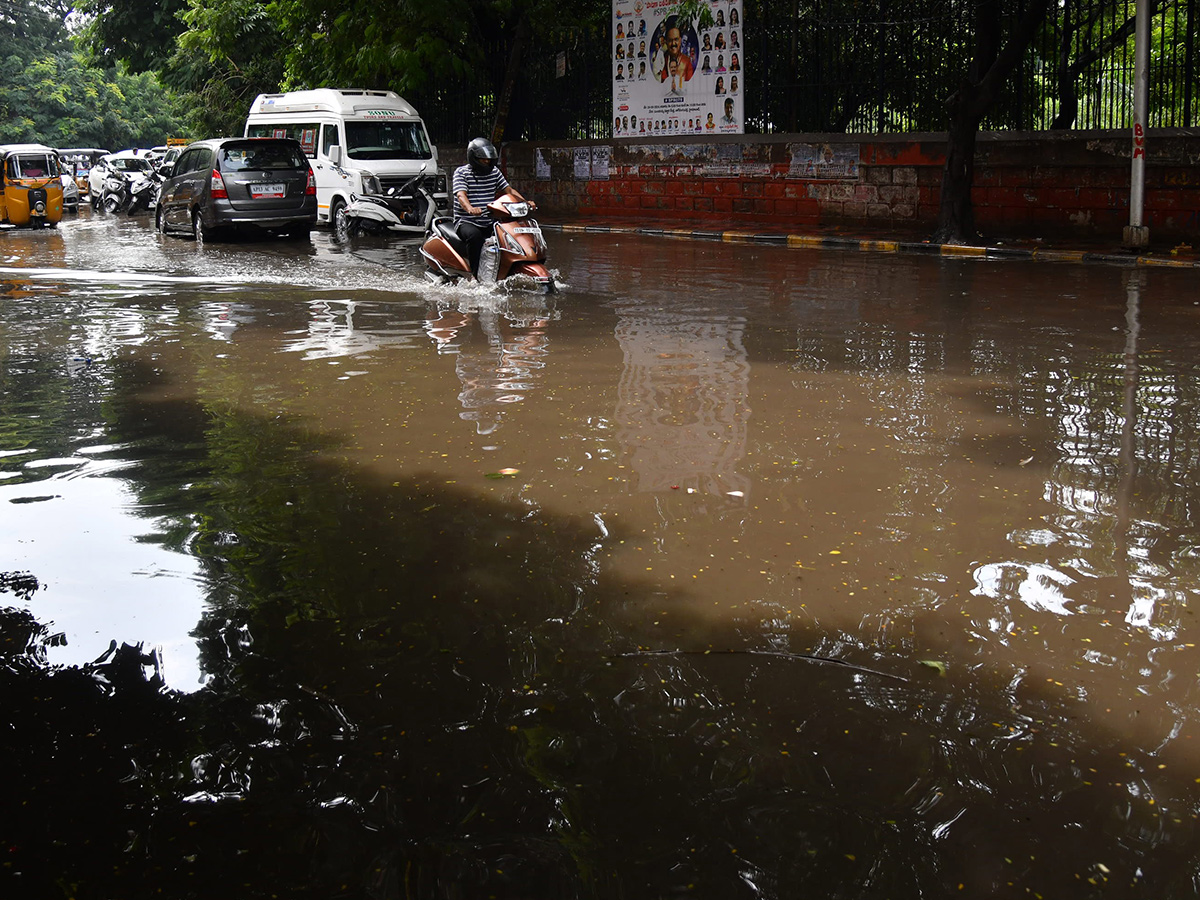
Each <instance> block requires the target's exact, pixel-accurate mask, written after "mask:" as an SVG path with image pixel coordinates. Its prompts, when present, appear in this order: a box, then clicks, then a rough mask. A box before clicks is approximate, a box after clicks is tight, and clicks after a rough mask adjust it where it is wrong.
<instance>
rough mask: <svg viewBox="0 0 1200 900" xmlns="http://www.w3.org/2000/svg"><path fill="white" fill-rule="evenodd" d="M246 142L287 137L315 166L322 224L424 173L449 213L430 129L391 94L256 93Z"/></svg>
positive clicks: (351, 91) (332, 90) (333, 91)
mask: <svg viewBox="0 0 1200 900" xmlns="http://www.w3.org/2000/svg"><path fill="white" fill-rule="evenodd" d="M245 136H246V137H290V138H294V139H295V140H297V141H299V142H300V146H301V147H303V148H304V152H305V154H307V155H308V158H309V159H311V160H312V168H313V176H314V178H315V179H316V182H317V221H318V222H324V223H329V224H331V223H333V222H334V221H335V220H336V218H337V215H338V212H339V211H340V210H342V209H345V206H346V204H347V203H348V202H349V201H350V195H351V194H359V195H362V194H387V193H388V191H389V190H393V191H394V190H396V189H398V188H399V187H400V186H401V185H403V184H404V182H406V181H408V179H410V178H411V177H412V176H414V175H416V174H417V173H418V172H419V171H420V170H421V166H422V165H424V166H425V172H426V173H427V174H426V181H425V184H426V186H427V187H428V188H429V189H430V190H431V192H432V193H433V196H434V200H435V201H436V203H437V205H438V207H439V208H440V209H442V210H445V209H447V208H449V195H448V194H447V191H446V187H447V182H446V173H445V172H443V171H442V170H440V169H439V168H438V164H437V148H436V147H434V146H433V143H432V142H431V141H430V140H429V133H428V132H427V131H426V130H425V123H424V122H422V121H421V117H420V116H419V115H417V111H416V110H415V109H413V107H412V106H410V105H409V104H408V103H407V102H406V101H405V100H404V98H403V97H401V96H399V95H398V94H396V93H395V92H394V91H367V90H358V89H355V88H342V89H336V88H320V89H317V90H311V91H289V92H288V93H283V94H259V95H258V97H256V98H255V100H254V103H253V105H252V106H251V107H250V116H249V117H248V118H247V119H246V134H245Z"/></svg>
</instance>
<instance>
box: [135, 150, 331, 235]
mask: <svg viewBox="0 0 1200 900" xmlns="http://www.w3.org/2000/svg"><path fill="white" fill-rule="evenodd" d="M162 174H163V175H164V176H165V178H166V180H165V181H164V182H163V185H162V191H161V193H160V195H159V202H158V208H157V212H156V213H155V224H156V225H157V227H158V230H159V231H161V232H163V233H164V234H165V233H167V232H177V233H184V234H190V235H192V236H193V237H195V238H200V237H211V236H213V235H214V234H216V233H218V232H220V233H233V232H237V231H243V230H250V229H252V230H254V231H258V232H273V233H282V234H286V235H289V236H291V237H302V238H307V237H308V235H309V233H310V232H311V230H312V227H313V226H314V225H315V224H316V221H317V188H316V181H315V180H314V178H313V172H312V168H311V167H310V166H309V164H308V158H307V157H306V156H305V155H304V150H303V149H302V148H301V146H300V142H299V141H295V140H292V139H291V138H214V139H210V140H205V141H197V142H196V143H194V144H189V145H188V147H187V148H186V149H185V150H184V151H183V153H181V154H180V155H179V158H178V159H177V160H176V161H175V163H174V164H173V165H170V166H166V167H164V169H163V173H162Z"/></svg>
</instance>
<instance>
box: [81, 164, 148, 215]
mask: <svg viewBox="0 0 1200 900" xmlns="http://www.w3.org/2000/svg"><path fill="white" fill-rule="evenodd" d="M112 171H120V172H153V171H154V166H153V165H152V164H151V162H150V160H149V159H147V158H146V151H145V150H122V151H121V152H120V153H110V154H109V155H108V156H102V157H100V160H99V161H98V162H97V163H96V164H95V165H94V166H92V170H91V171H90V172H88V191H89V192H90V193H91V195H92V208H93V209H95V208H97V207H98V206H99V205H100V194H101V192H102V191H103V189H104V177H105V176H106V175H107V174H108V173H109V172H112Z"/></svg>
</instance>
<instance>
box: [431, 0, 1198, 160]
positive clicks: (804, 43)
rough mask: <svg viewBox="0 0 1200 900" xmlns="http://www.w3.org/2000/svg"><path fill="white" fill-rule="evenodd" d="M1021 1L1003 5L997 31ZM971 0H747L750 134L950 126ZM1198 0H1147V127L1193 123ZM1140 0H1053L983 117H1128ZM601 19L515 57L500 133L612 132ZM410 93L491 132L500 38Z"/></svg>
mask: <svg viewBox="0 0 1200 900" xmlns="http://www.w3.org/2000/svg"><path fill="white" fill-rule="evenodd" d="M1024 2H1025V0H1013V2H1010V3H1007V4H1005V12H1004V17H1003V19H1002V24H1003V28H1004V35H1005V37H1006V36H1007V34H1008V33H1009V31H1010V30H1011V28H1012V27H1013V25H1014V24H1015V22H1016V21H1017V19H1018V18H1019V17H1020V15H1021V14H1022V13H1023V11H1024V10H1023V6H1024ZM977 6H978V4H977V3H976V0H916V2H913V0H794V2H792V3H788V4H782V3H780V2H778V0H744V10H745V12H744V17H743V34H744V38H743V45H744V46H745V48H746V53H745V76H744V79H743V81H744V89H745V92H746V107H745V109H746V116H745V118H746V128H747V131H749V132H758V133H767V134H769V133H803V132H810V133H811V132H859V133H905V132H921V131H944V130H945V129H946V127H947V113H946V98H947V97H948V96H949V94H950V93H951V92H952V91H953V89H954V86H955V85H957V84H958V83H959V82H960V81H961V80H962V78H963V77H964V75H965V74H966V72H967V69H968V66H969V65H970V60H971V52H972V47H973V44H974V29H975V22H974V17H975V15H976V10H977ZM1198 7H1200V0H1157V2H1156V3H1155V5H1154V7H1153V17H1152V21H1151V43H1152V46H1151V53H1150V58H1151V70H1150V107H1149V109H1150V115H1149V125H1150V126H1151V127H1184V128H1186V127H1191V126H1192V125H1193V124H1194V123H1196V122H1197V121H1200V85H1197V68H1196V67H1197V62H1198V61H1197V59H1196V54H1197V50H1198V49H1200V48H1198V47H1197V43H1198V41H1200V34H1198V31H1200V29H1198V28H1197V25H1196V14H1197V12H1198V11H1200V10H1198V9H1197V8H1198ZM1134 11H1135V0H1053V2H1052V8H1051V12H1050V14H1049V16H1048V17H1047V19H1046V21H1045V23H1044V25H1043V27H1042V28H1041V30H1040V31H1039V33H1038V35H1037V37H1036V39H1035V41H1034V43H1033V46H1032V47H1031V48H1030V50H1029V52H1028V53H1026V55H1025V56H1024V58H1023V59H1022V61H1021V63H1020V65H1019V66H1018V68H1017V70H1016V72H1014V74H1013V75H1012V77H1011V78H1010V79H1009V81H1008V83H1007V85H1006V87H1005V90H1004V91H1003V94H1002V96H1001V99H1000V101H999V102H998V103H997V105H996V107H995V108H994V109H993V110H992V112H991V113H990V114H989V116H988V117H987V119H985V121H984V122H983V127H984V128H986V129H989V130H1001V131H1003V130H1015V131H1039V130H1047V129H1051V128H1076V129H1092V128H1125V127H1129V126H1130V125H1131V124H1132V115H1133V84H1134V77H1133V52H1134V38H1133V17H1134ZM611 45H612V40H611V36H610V34H609V26H608V25H607V24H602V25H593V26H576V27H572V28H564V29H561V30H558V31H550V32H546V31H542V32H541V33H540V34H539V35H538V37H536V38H535V39H534V41H533V44H532V46H531V47H530V48H529V50H528V52H527V53H526V59H525V62H524V64H523V65H522V71H521V76H520V78H519V81H518V84H517V88H516V92H515V97H514V103H513V109H512V112H511V114H510V117H509V122H508V128H507V129H506V138H507V139H516V138H518V137H519V138H524V139H526V140H555V139H577V140H586V139H604V138H609V137H611V135H612V132H611V129H612V83H611V80H610V79H611V77H612V61H611ZM488 58H490V59H493V60H497V62H496V64H495V65H496V66H497V69H496V70H495V71H491V72H482V71H477V72H474V73H472V74H471V75H469V76H464V77H463V78H462V80H461V82H460V83H458V84H454V85H443V86H442V87H441V89H440V90H438V91H437V92H436V93H430V94H428V95H426V96H421V95H417V96H414V97H412V98H411V99H413V100H414V102H416V103H417V104H418V108H419V109H421V111H422V115H424V116H425V118H426V120H427V121H428V122H429V124H430V128H431V130H432V131H433V133H434V136H435V139H436V140H438V141H451V142H454V141H465V140H467V139H469V138H470V137H471V136H473V135H476V134H486V133H488V132H490V130H491V125H492V120H493V117H494V114H495V87H494V86H495V85H498V84H500V83H501V82H502V78H503V71H502V64H503V63H504V62H506V61H507V52H506V51H505V50H504V49H503V48H497V49H496V52H493V53H489V54H488Z"/></svg>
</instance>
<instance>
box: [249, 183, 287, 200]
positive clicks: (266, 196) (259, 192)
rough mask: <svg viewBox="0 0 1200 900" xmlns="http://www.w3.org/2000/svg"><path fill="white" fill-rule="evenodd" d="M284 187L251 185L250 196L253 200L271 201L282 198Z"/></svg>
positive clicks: (277, 185) (280, 185)
mask: <svg viewBox="0 0 1200 900" xmlns="http://www.w3.org/2000/svg"><path fill="white" fill-rule="evenodd" d="M284 190H285V187H284V185H282V184H252V185H250V196H251V197H253V198H254V199H255V200H272V199H279V198H281V197H283V193H284Z"/></svg>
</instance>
